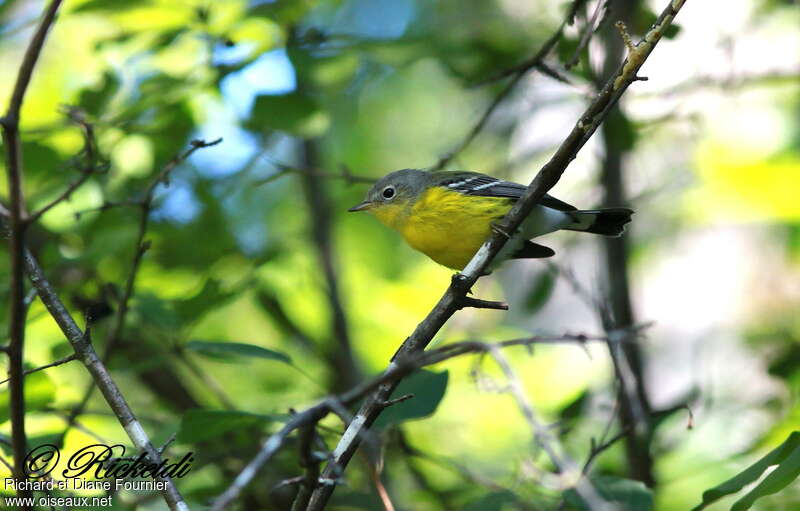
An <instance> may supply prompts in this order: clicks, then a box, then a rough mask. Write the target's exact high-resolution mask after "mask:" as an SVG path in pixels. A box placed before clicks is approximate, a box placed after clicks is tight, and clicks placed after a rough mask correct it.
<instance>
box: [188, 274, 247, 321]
mask: <svg viewBox="0 0 800 511" xmlns="http://www.w3.org/2000/svg"><path fill="white" fill-rule="evenodd" d="M234 295H235V293H233V292H231V291H225V290H223V289H222V286H220V283H219V281H217V280H211V279H210V280H208V281H206V283H205V285H204V286H203V289H202V290H201V291H200V292H199V293H197V294H196V295H194V296H193V297H191V298H189V299H187V300H181V301H178V302H175V312H177V313H178V315H179V316H181V318H183V320H184V321H193V320H197V319H200V317H201V316H202V315H203V314H205V313H206V312H208V311H209V310H211V309H212V308H217V307H219V306H220V305H222V304H224V303H225V302H227V301H228V300H230V299H231V298H233V297H234Z"/></svg>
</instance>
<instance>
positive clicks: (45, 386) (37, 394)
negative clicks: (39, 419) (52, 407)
mask: <svg viewBox="0 0 800 511" xmlns="http://www.w3.org/2000/svg"><path fill="white" fill-rule="evenodd" d="M55 395H56V386H55V384H54V383H53V380H51V379H50V377H49V376H47V373H46V372H45V371H38V372H35V373H32V374H29V375H28V376H26V377H25V411H26V412H32V411H36V410H41V409H42V408H44V407H45V406H47V405H49V404H50V403H52V402H53V398H55ZM10 397H11V396H10V392H9V390H8V383H4V384H3V390H2V391H0V423H3V422H5V421H7V420H8V419H9V418H10V417H11V402H10Z"/></svg>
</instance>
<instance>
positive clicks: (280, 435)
mask: <svg viewBox="0 0 800 511" xmlns="http://www.w3.org/2000/svg"><path fill="white" fill-rule="evenodd" d="M593 341H598V342H607V341H608V338H607V337H604V336H596V335H586V334H576V335H572V334H565V335H560V336H534V337H527V338H522V339H510V340H507V341H502V342H497V343H486V342H481V341H463V342H457V343H453V344H448V345H446V346H442V347H440V348H436V349H432V350H428V351H417V352H414V353H411V352H408V353H406V354H405V355H404V356H402V357H398V358H397V359H396V360H395V361H394V362H393V363H392V365H391V366H390V367H389V369H387V370H386V371H384V372H383V373H381V374H380V375H378V376H375V377H373V378H371V379H369V380H367V381H365V382H362V383H360V384H359V385H357V386H355V387H353V388H352V389H350V390H348V391H347V392H345V393H343V394H340V395H339V396H335V397H328V398H325V399H323V400H322V401H320V402H319V403H317V404H316V405H314V406H312V407H310V408H307V409H306V410H303V411H302V412H299V413H296V414H294V415H292V417H291V418H290V419H289V421H288V422H287V423H286V424H284V426H283V427H282V428H281V429H280V430H279V431H278V432H276V433H274V434H273V435H272V436H270V437H269V438H267V439H266V440H265V441H264V443H263V444H262V447H261V450H260V451H259V452H258V454H257V455H256V456H255V457H254V458H253V459H252V460H251V461H250V462H249V463H248V464H247V466H245V468H244V469H243V470H242V471H241V472H240V473H239V475H238V476H237V477H236V479H234V481H233V482H232V483H231V485H230V486H229V487H228V488H227V489H226V490H225V491H224V492H223V493H222V494H221V495H220V496H219V497H217V499H216V500H215V501H214V503H213V505H212V506H211V511H222V510H223V509H225V508H226V507H227V506H228V505H230V504H231V503H232V502H233V501H234V500H236V499H237V498H238V497H239V495H240V494H241V492H242V491H243V490H244V488H245V487H246V486H247V485H248V484H250V482H251V481H252V480H253V478H255V476H256V474H257V473H258V471H259V470H260V469H261V467H263V466H264V465H265V464H266V463H268V462H269V461H270V460H271V459H272V457H273V456H275V454H276V453H277V452H278V451H279V450H280V448H281V447H282V446H283V444H284V443H285V442H286V439H287V438H288V437H289V435H290V434H291V433H292V432H293V431H294V430H296V429H300V428H303V427H305V426H307V425H309V424H316V423H317V422H318V421H319V420H321V419H322V418H323V417H325V416H326V415H328V414H329V413H335V414H337V415H340V416H343V415H345V414H343V413H342V408H343V407H344V406H350V405H352V404H354V403H355V402H357V401H358V400H360V399H362V398H363V397H365V396H367V395H369V394H370V393H371V392H373V391H375V390H376V389H380V388H382V386H383V385H386V384H392V383H394V382H398V381H399V380H400V379H402V378H403V377H405V376H407V375H408V374H410V373H412V372H414V371H415V370H417V369H419V368H422V367H426V366H429V365H433V364H438V363H440V362H444V361H445V360H449V359H451V358H454V357H458V356H461V355H466V354H469V353H487V352H489V351H491V350H493V349H501V348H508V347H511V346H527V347H529V348H530V347H532V346H535V345H537V344H555V343H566V344H577V345H584V344H585V343H587V342H593ZM387 404H392V400H389V399H385V400H382V401H380V402H378V403H377V406H379V407H380V408H381V409H384V408H386V407H387ZM356 419H357V417H356V418H353V420H356ZM353 420H351V421H350V422H351V423H352V422H353ZM360 434H361V435H362V436H364V437H368V434H369V431H363V432H361V433H360ZM334 455H336V453H334ZM328 468H330V465H329V467H328ZM337 480H338V474H337V473H335V472H333V471H326V474H323V476H322V477H321V478H320V479H319V481H320V482H321V483H326V484H330V485H335V484H336V482H337Z"/></svg>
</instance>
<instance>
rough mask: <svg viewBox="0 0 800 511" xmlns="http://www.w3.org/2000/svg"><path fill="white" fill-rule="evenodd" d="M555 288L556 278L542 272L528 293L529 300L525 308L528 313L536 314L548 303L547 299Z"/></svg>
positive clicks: (526, 301)
mask: <svg viewBox="0 0 800 511" xmlns="http://www.w3.org/2000/svg"><path fill="white" fill-rule="evenodd" d="M554 287H555V277H554V276H553V274H552V273H550V272H542V273H541V274H539V275H538V276H537V277H536V280H535V281H534V283H533V285H532V286H531V288H530V291H528V298H527V299H526V300H525V306H526V307H527V309H528V312H536V311H538V310H539V309H541V308H542V307H543V306H544V304H546V303H547V299H548V298H550V295H551V294H553V288H554Z"/></svg>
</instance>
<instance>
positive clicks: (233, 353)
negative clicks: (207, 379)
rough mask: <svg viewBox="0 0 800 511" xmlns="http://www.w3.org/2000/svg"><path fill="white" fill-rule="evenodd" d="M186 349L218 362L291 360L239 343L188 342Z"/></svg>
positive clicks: (279, 353) (251, 345)
mask: <svg viewBox="0 0 800 511" xmlns="http://www.w3.org/2000/svg"><path fill="white" fill-rule="evenodd" d="M186 348H187V349H190V350H192V351H194V352H197V353H200V354H201V355H206V356H208V357H212V358H215V359H218V360H226V361H227V360H235V359H239V358H242V357H245V358H264V359H267V360H277V361H279V362H283V363H286V364H291V363H292V359H291V358H289V355H287V354H285V353H281V352H280V351H274V350H270V349H267V348H262V347H261V346H256V345H255V344H245V343H241V342H213V341H189V342H187V343H186Z"/></svg>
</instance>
